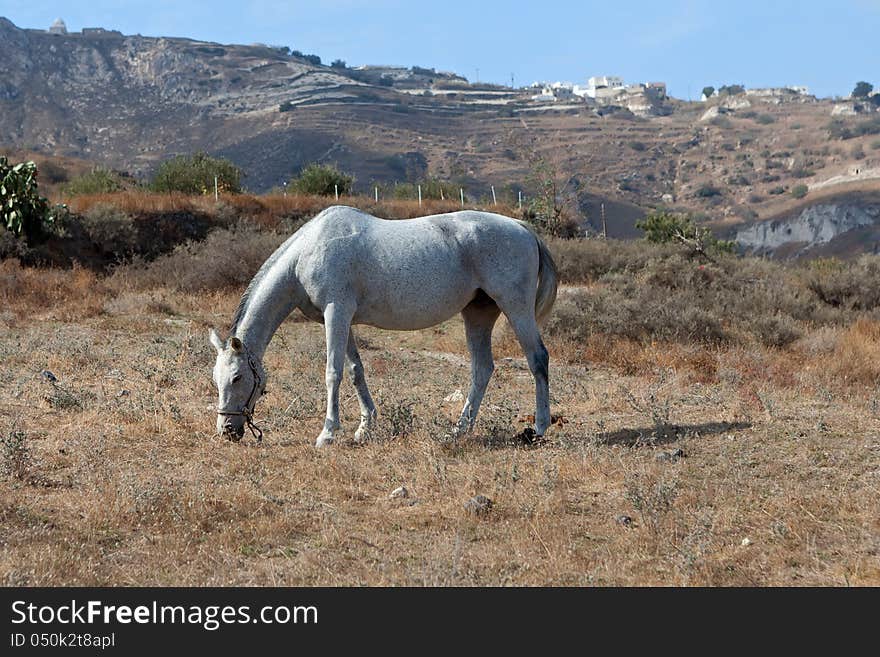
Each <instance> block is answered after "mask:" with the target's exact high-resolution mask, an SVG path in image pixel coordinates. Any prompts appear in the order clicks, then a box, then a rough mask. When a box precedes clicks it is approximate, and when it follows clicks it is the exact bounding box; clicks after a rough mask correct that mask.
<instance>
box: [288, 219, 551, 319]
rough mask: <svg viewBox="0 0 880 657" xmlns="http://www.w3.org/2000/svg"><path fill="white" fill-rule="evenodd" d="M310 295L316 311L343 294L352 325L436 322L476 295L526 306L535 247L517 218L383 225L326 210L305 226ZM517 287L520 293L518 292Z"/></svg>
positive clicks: (531, 289)
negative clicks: (515, 297) (518, 298)
mask: <svg viewBox="0 0 880 657" xmlns="http://www.w3.org/2000/svg"><path fill="white" fill-rule="evenodd" d="M304 228H307V229H308V231H309V233H310V234H309V235H308V237H309V240H308V241H309V242H310V244H309V247H310V248H309V249H308V250H309V251H310V252H311V254H312V255H311V256H309V258H308V260H309V262H310V265H309V266H308V267H307V269H308V271H307V272H304V273H305V274H306V278H307V279H308V280H307V281H304V282H306V284H307V287H309V288H311V289H310V290H309V291H310V296H313V298H314V297H318V298H316V299H315V301H316V302H317V304H318V305H319V307H320V306H323V305H324V304H326V303H327V302H329V301H330V300H331V298H333V297H339V296H341V295H345V294H349V295H350V298H351V300H352V303H353V304H354V305H356V306H357V314H356V316H355V322H356V323H366V324H373V325H376V326H380V327H383V328H403V329H410V328H422V327H426V326H432V325H434V324H437V323H439V322H441V321H443V320H445V319H447V318H448V317H450V316H452V315H453V314H455V313H457V312H459V311H460V310H461V309H462V308H463V307H464V306H465V305H467V304H468V303H469V302H470V301H471V300H473V298H474V297H475V295H476V294H477V292H478V291H479V290H482V291H483V292H485V293H486V294H488V295H489V296H490V297H495V296H499V295H507V296H509V295H510V294H523V295H524V298H525V300H526V301H528V299H529V298H530V295H531V302H532V303H533V302H534V289H535V280H536V278H537V270H538V250H537V243H536V241H535V238H534V235H532V234H531V233H530V232H529V231H528V230H527V229H526V228H524V227H523V226H522V225H520V224H519V223H518V222H517V221H515V220H513V219H510V218H508V217H504V216H502V215H497V214H493V213H488V212H476V211H461V212H452V213H448V214H438V215H428V216H424V217H416V218H414V219H398V220H386V219H380V218H378V217H374V216H372V215H369V214H367V213H365V212H362V211H360V210H356V209H353V208H347V207H344V206H343V207H340V206H334V207H331V208H328V209H327V210H325V211H324V212H322V213H321V214H320V215H318V216H317V217H315V220H313V221H312V222H310V225H307V227H304ZM519 290H522V292H519Z"/></svg>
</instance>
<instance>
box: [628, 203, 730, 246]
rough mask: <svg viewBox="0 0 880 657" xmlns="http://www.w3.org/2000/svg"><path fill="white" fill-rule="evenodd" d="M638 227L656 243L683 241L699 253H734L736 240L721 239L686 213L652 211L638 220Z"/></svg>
mask: <svg viewBox="0 0 880 657" xmlns="http://www.w3.org/2000/svg"><path fill="white" fill-rule="evenodd" d="M636 228H639V229H641V230H643V231H644V232H645V239H646V240H647V241H649V242H653V243H654V244H668V243H670V242H681V243H683V244H686V245H688V246H690V247H691V248H693V249H694V251H696V252H699V253H706V252H707V251H714V252H716V253H732V252H733V251H734V249H735V248H736V242H732V241H725V240H719V239H717V238H716V237H714V236H713V235H712V231H710V230H709V229H708V228H706V227H704V226H697V225H695V224H694V222H693V220H692V219H691V218H690V217H689V216H688V215H685V214H674V213H671V212H664V211H657V212H652V213H650V214H648V215H646V216H645V218H644V219H641V220H639V221H637V222H636Z"/></svg>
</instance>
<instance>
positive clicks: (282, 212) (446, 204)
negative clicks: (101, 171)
mask: <svg viewBox="0 0 880 657" xmlns="http://www.w3.org/2000/svg"><path fill="white" fill-rule="evenodd" d="M60 200H62V201H63V202H65V203H67V204H68V206H69V207H70V209H71V211H72V212H74V213H76V214H85V213H87V212H88V211H89V210H91V209H92V208H94V207H95V206H98V205H108V206H113V207H115V208H117V209H118V210H120V211H121V212H126V213H128V214H133V215H135V214H151V213H175V212H188V213H193V212H201V213H205V214H212V215H221V216H222V215H224V214H225V215H234V216H236V217H238V218H244V219H247V220H249V221H251V222H253V223H255V224H257V225H259V226H261V227H263V228H270V229H275V228H278V227H279V226H281V225H282V223H281V222H282V220H283V219H285V218H302V217H313V216H314V215H316V214H317V213H318V212H320V211H321V210H324V209H325V208H328V207H330V206H331V205H340V204H344V205H350V206H353V207H356V208H360V209H362V210H364V211H366V212H370V213H372V214H375V215H377V216H380V217H385V218H388V219H411V218H413V217H420V216H423V215H426V214H439V213H442V212H454V211H456V210H461V209H462V206H461V204H460V203H459V201H457V200H446V201H439V200H433V199H425V200H423V202H422V204H421V205H419V202H418V201H415V200H405V199H404V200H402V199H387V200H384V199H383V200H380V201H379V202H378V203H376V201H375V199H374V198H373V197H371V196H345V197H342V198H340V199H339V200H338V201H337V200H336V199H334V198H332V197H328V196H310V195H305V194H287V195H281V194H263V195H259V196H257V195H253V194H223V195H222V196H221V198H220V200H219V201H215V200H214V197H213V196H210V195H208V196H190V195H187V194H180V193H170V194H158V193H154V192H143V191H125V192H114V193H111V194H89V195H80V196H73V197H70V198H62V199H60ZM465 207H466V208H467V209H473V208H474V207H478V206H474V205H472V204H470V203H469V204H468V205H466V206H465ZM479 208H480V209H484V210H491V211H493V212H499V213H501V214H507V215H510V216H513V215H515V214H516V211H515V210H514V209H513V208H512V207H510V206H509V205H505V204H499V205H497V206H496V205H491V206H485V207H483V206H479Z"/></svg>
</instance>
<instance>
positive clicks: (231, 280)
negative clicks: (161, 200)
mask: <svg viewBox="0 0 880 657" xmlns="http://www.w3.org/2000/svg"><path fill="white" fill-rule="evenodd" d="M283 239H284V238H283V236H280V235H277V234H275V233H267V232H261V231H259V230H257V229H256V228H254V227H253V226H249V225H248V224H244V223H242V224H238V225H236V226H233V227H231V228H228V229H226V228H218V229H215V230H213V231H212V232H211V233H209V234H208V237H207V238H206V239H204V240H203V241H201V242H187V243H185V244H182V245H180V246H178V247H177V248H175V249H174V251H172V252H171V253H169V254H166V255H164V256H160V257H159V258H157V259H156V260H154V261H152V262H144V261H143V260H138V261H136V262H133V263H132V264H130V265H128V266H125V267H119V268H117V269H116V270H115V271H114V272H113V275H112V276H111V278H110V285H111V286H112V287H113V288H114V289H118V290H138V291H141V290H148V289H154V288H169V289H173V290H177V291H180V292H204V291H211V290H224V289H229V288H233V287H235V288H239V287H241V286H242V285H244V284H246V283H247V282H248V281H250V279H251V278H252V277H253V275H254V274H255V273H256V271H257V270H258V269H259V268H260V265H262V264H263V262H264V261H265V260H266V258H268V257H269V255H271V253H272V252H273V251H274V250H275V249H276V248H278V246H279V245H280V244H281V242H282V241H283Z"/></svg>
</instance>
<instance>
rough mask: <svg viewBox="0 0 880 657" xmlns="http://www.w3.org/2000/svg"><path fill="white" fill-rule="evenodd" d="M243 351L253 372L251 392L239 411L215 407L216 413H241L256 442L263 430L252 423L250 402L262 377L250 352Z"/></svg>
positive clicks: (261, 435)
mask: <svg viewBox="0 0 880 657" xmlns="http://www.w3.org/2000/svg"><path fill="white" fill-rule="evenodd" d="M245 353H246V354H247V362H248V367H250V368H251V372H253V374H254V387H253V388H251V394H250V395H248V398H247V401H246V402H245V403H244V408H242V409H241V410H240V411H227V410H225V409H222V408H218V409H217V415H241V416H242V417H244V421H245V422H246V423H247V427H248V429H250V430H251V434H253V436H254V438H256V439H257V442H258V443H261V442H263V432H262V430H261V429H260V427H258V426H257V425H256V424H254V411H253V409H252V408H251V403H253V402H254V397H255V396H256V394H257V390H258V389H259V387H260V384H261V383H262V382H263V378H262V377H261V376H260V371H259V370H258V369H257V365H256V363H255V362H254V359H253V356H251V353H250V352H249V351H248V350H247V348H245Z"/></svg>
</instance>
